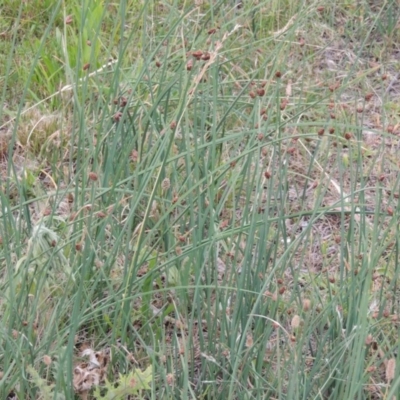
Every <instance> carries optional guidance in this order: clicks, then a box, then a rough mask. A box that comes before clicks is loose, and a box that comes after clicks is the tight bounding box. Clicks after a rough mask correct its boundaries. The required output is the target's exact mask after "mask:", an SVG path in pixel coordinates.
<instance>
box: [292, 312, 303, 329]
mask: <svg viewBox="0 0 400 400" xmlns="http://www.w3.org/2000/svg"><path fill="white" fill-rule="evenodd" d="M300 323H301V319H300V317H299V316H298V315H297V314H295V315H293V318H292V321H291V323H290V325H291V327H292V329H297V328H298V327H299V326H300Z"/></svg>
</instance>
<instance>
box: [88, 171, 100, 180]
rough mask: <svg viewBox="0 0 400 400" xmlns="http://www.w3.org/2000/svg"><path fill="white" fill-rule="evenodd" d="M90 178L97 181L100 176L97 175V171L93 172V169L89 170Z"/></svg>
mask: <svg viewBox="0 0 400 400" xmlns="http://www.w3.org/2000/svg"><path fill="white" fill-rule="evenodd" d="M88 176H89V179H90V180H91V181H97V180H98V179H99V178H98V176H97V174H96V172H93V171H91V172H89V175H88Z"/></svg>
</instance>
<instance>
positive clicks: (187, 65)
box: [186, 59, 193, 71]
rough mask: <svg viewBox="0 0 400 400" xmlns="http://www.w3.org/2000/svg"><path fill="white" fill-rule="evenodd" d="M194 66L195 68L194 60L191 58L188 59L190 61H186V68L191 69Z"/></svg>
mask: <svg viewBox="0 0 400 400" xmlns="http://www.w3.org/2000/svg"><path fill="white" fill-rule="evenodd" d="M192 68H193V60H192V59H190V60H188V62H187V63H186V69H187V70H188V71H191V70H192Z"/></svg>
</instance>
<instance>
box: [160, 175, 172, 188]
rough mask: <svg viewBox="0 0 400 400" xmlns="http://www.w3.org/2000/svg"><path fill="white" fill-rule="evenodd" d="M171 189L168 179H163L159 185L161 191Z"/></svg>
mask: <svg viewBox="0 0 400 400" xmlns="http://www.w3.org/2000/svg"><path fill="white" fill-rule="evenodd" d="M170 187H171V181H170V180H169V178H164V180H163V181H162V183H161V189H162V190H168V189H169V188H170Z"/></svg>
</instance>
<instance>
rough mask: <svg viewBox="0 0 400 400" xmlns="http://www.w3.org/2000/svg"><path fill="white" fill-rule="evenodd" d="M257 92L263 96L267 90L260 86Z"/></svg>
mask: <svg viewBox="0 0 400 400" xmlns="http://www.w3.org/2000/svg"><path fill="white" fill-rule="evenodd" d="M257 94H258V95H259V96H260V97H262V96H264V95H265V90H264V89H263V88H259V89H257Z"/></svg>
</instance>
